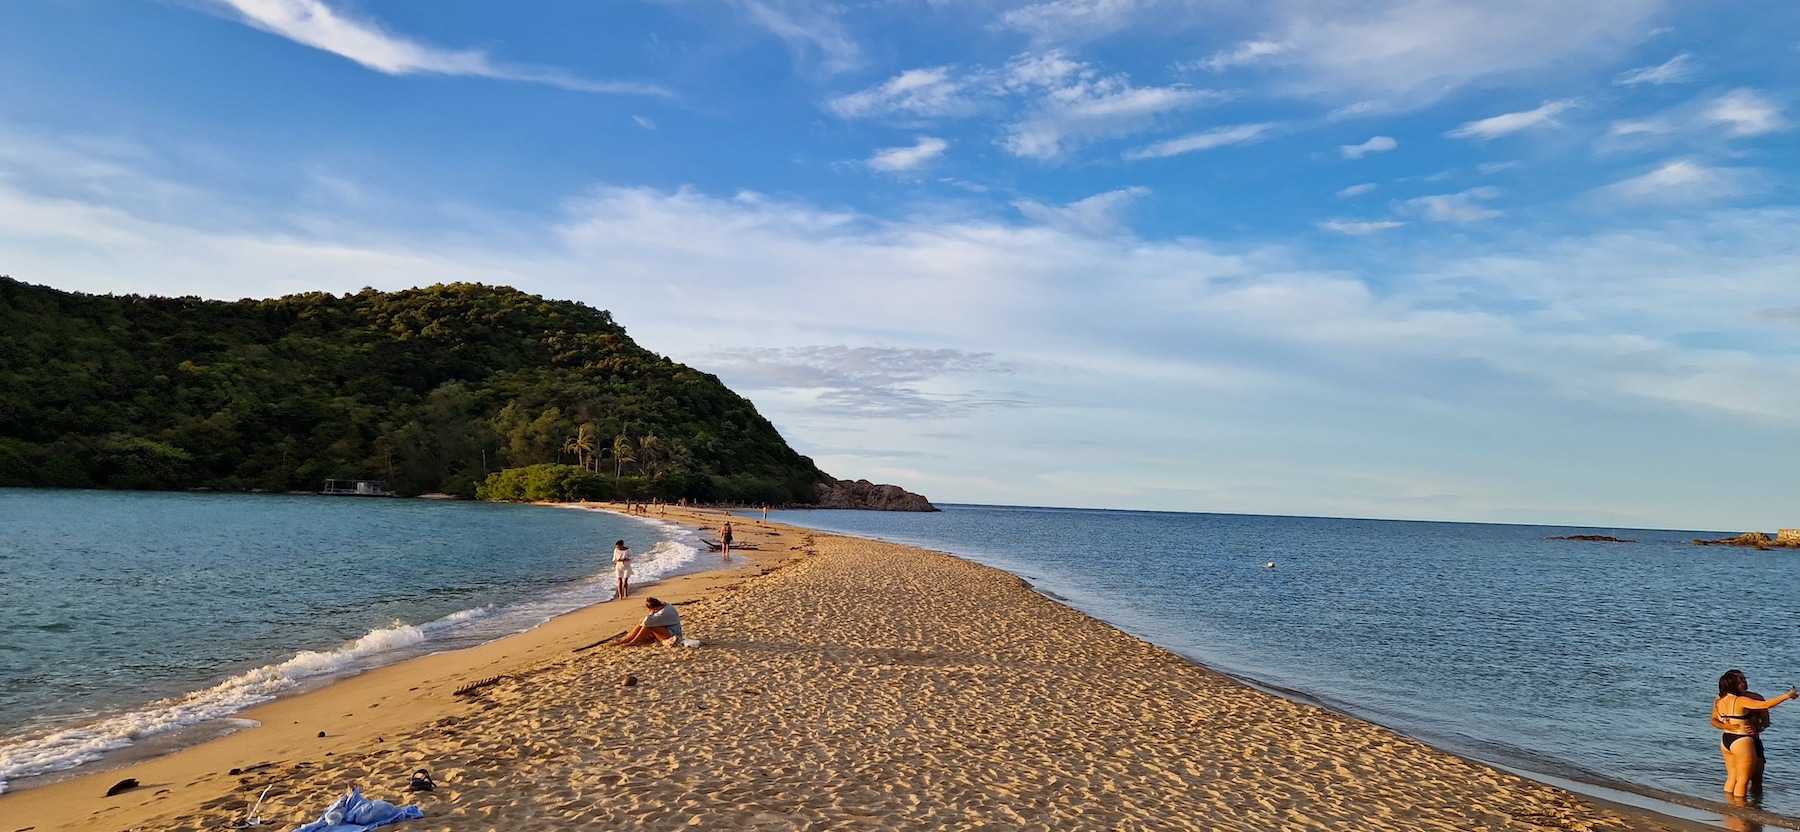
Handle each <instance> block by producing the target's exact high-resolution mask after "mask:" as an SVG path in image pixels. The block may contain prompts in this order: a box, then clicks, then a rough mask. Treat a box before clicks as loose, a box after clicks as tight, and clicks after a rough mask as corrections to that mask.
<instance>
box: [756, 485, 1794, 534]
mask: <svg viewBox="0 0 1800 832" xmlns="http://www.w3.org/2000/svg"><path fill="white" fill-rule="evenodd" d="M895 484H896V485H898V483H895ZM927 496H929V495H927ZM931 504H932V505H934V506H938V507H939V508H942V507H944V506H955V507H957V508H1024V509H1040V510H1045V511H1113V512H1122V513H1129V514H1209V515H1217V516H1220V517H1269V518H1285V519H1290V520H1368V521H1371V522H1376V523H1440V524H1444V525H1460V526H1520V527H1526V528H1540V529H1594V530H1602V529H1612V530H1614V531H1634V532H1704V533H1706V534H1723V535H1734V534H1748V533H1750V532H1754V531H1761V532H1766V533H1770V534H1772V533H1774V531H1775V530H1776V528H1778V527H1775V526H1770V527H1768V528H1765V529H1741V530H1738V531H1726V530H1723V529H1683V528H1659V527H1656V526H1589V525H1582V524H1577V523H1501V522H1495V521H1487V520H1427V519H1421V518H1417V517H1338V516H1333V515H1327V514H1269V513H1264V512H1233V511H1200V510H1197V509H1195V510H1181V509H1154V508H1106V507H1099V506H1023V505H1005V504H1001V503H952V502H940V501H936V500H933V501H932V503H931ZM770 510H771V511H776V510H777V509H770ZM779 510H780V511H845V510H846V509H836V508H814V507H811V506H800V507H795V508H786V509H779ZM852 510H857V509H852ZM860 510H863V511H868V510H870V509H860ZM1578 542H1579V541H1578Z"/></svg>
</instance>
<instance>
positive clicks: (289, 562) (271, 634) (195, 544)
mask: <svg viewBox="0 0 1800 832" xmlns="http://www.w3.org/2000/svg"><path fill="white" fill-rule="evenodd" d="M619 539H624V540H625V541H626V543H627V545H629V546H631V548H632V549H633V551H634V564H633V565H634V567H635V571H636V573H637V575H638V576H639V579H640V580H644V579H649V578H655V577H660V576H666V575H671V574H677V573H681V572H687V571H697V570H699V569H702V568H706V566H707V565H710V564H712V563H714V562H715V561H714V559H712V558H700V557H698V555H699V553H700V551H701V550H702V548H703V547H702V546H701V545H700V544H699V542H698V540H697V539H696V538H695V537H694V536H693V535H692V534H691V533H689V532H687V531H685V530H682V529H679V528H677V527H675V526H673V524H667V523H659V522H656V521H653V520H644V519H637V518H628V517H623V516H620V515H617V514H610V513H604V512H597V511H584V510H569V509H561V508H552V507H544V506H521V505H496V504H488V503H466V502H437V501H429V500H399V499H368V498H354V497H305V496H274V495H210V494H172V493H153V492H100V491H53V490H35V489H0V791H3V790H4V789H5V788H6V786H7V783H8V781H13V782H15V783H17V782H19V781H21V780H24V781H25V782H30V778H33V777H42V776H49V775H53V774H55V773H57V772H64V771H68V770H70V769H72V768H74V767H76V766H79V765H82V764H86V763H93V762H95V761H100V760H104V759H107V758H108V757H112V758H114V759H117V758H118V756H119V755H120V754H121V753H133V751H127V750H128V749H133V750H135V751H141V750H142V747H143V746H144V745H145V744H155V743H158V742H165V743H166V742H168V741H169V738H170V737H171V736H174V735H177V732H186V733H189V734H193V733H197V732H203V731H205V730H217V729H219V728H221V727H224V726H226V725H228V724H229V720H230V719H231V717H232V715H233V714H236V713H238V712H239V711H242V710H243V709H244V708H247V707H249V706H250V705H254V704H256V703H259V702H264V701H267V700H269V699H272V698H274V697H275V696H278V695H280V694H283V693H286V692H292V691H296V690H299V689H302V688H305V687H308V686H312V685H317V684H322V683H324V682H327V681H329V680H331V679H333V678H336V677H339V676H342V675H345V674H347V673H354V672H356V671H358V670H362V669H365V668H368V667H371V666H375V665H381V664H388V663H392V662H395V661H399V660H401V659H404V658H408V657H411V656H416V655H421V654H424V653H429V652H437V651H441V650H448V649H455V648H459V647H467V646H473V645H475V644H480V643H484V642H487V641H491V640H493V639H495V638H499V637H501V636H505V635H509V634H511V633H516V632H520V631H523V630H526V629H529V628H531V627H534V626H536V625H538V624H540V623H542V622H544V621H546V620H548V619H549V618H551V617H552V616H555V615H557V614H560V613H563V612H567V611H569V610H573V609H576V608H579V607H582V606H585V605H587V604H591V603H594V602H596V601H604V600H607V599H610V598H611V597H612V596H613V580H612V562H611V559H612V547H613V541H615V540H619Z"/></svg>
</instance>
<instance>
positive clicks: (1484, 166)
mask: <svg viewBox="0 0 1800 832" xmlns="http://www.w3.org/2000/svg"><path fill="white" fill-rule="evenodd" d="M1518 166H1519V162H1518V160H1516V159H1515V160H1513V161H1510V162H1482V163H1481V164H1479V165H1476V166H1475V169H1476V170H1478V171H1481V174H1482V175H1483V176H1491V175H1493V174H1496V173H1499V172H1500V171H1503V170H1511V169H1513V168H1516V167H1518Z"/></svg>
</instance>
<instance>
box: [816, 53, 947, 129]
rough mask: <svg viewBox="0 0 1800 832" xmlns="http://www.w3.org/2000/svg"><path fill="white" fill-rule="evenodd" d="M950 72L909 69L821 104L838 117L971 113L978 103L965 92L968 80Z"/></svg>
mask: <svg viewBox="0 0 1800 832" xmlns="http://www.w3.org/2000/svg"><path fill="white" fill-rule="evenodd" d="M952 71H953V70H952V68H951V67H947V66H937V67H926V68H921V69H909V70H907V71H905V72H902V73H900V74H899V75H896V76H894V77H893V78H890V79H888V80H886V81H884V82H882V83H880V84H878V85H876V86H873V87H870V88H869V89H866V90H863V91H861V92H855V93H851V94H849V95H843V96H839V97H837V98H833V99H831V100H830V101H828V102H826V104H825V106H826V109H829V110H830V111H831V112H833V113H835V114H836V115H837V116H838V117H840V118H875V117H883V116H916V117H923V118H939V117H956V116H968V115H973V114H975V113H976V112H977V111H978V110H979V109H980V105H979V104H978V103H977V102H976V101H975V100H974V99H973V98H970V97H969V96H968V94H967V93H968V92H969V87H970V85H971V84H970V81H969V80H968V79H963V78H956V77H953V76H952Z"/></svg>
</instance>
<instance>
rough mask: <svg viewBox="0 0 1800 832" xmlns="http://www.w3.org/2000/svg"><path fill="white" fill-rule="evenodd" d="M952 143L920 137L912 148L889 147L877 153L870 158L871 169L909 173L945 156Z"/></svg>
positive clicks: (929, 137)
mask: <svg viewBox="0 0 1800 832" xmlns="http://www.w3.org/2000/svg"><path fill="white" fill-rule="evenodd" d="M949 147H950V143H949V142H947V141H944V140H943V139H939V138H934V137H932V136H920V137H919V141H918V142H917V143H916V144H913V145H912V146H910V147H889V148H884V149H882V150H878V151H876V152H875V155H874V156H871V157H869V167H872V168H874V169H876V170H882V171H888V172H890V173H898V172H901V171H909V170H912V169H914V168H917V167H919V166H921V165H924V164H925V163H927V162H930V161H931V160H933V159H936V158H937V157H939V156H942V155H944V151H945V150H946V149H947V148H949Z"/></svg>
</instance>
